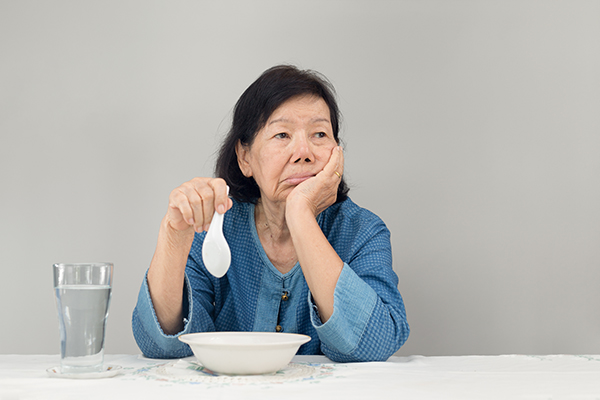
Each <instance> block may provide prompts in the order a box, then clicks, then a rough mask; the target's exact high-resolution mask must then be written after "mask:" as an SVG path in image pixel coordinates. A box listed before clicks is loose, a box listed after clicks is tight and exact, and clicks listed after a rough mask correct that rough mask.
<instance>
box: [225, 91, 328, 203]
mask: <svg viewBox="0 0 600 400" xmlns="http://www.w3.org/2000/svg"><path fill="white" fill-rule="evenodd" d="M336 146H337V142H336V141H335V138H334V136H333V128H332V126H331V117H330V114H329V107H328V106H327V103H325V101H324V100H323V99H322V98H320V97H315V96H302V97H294V98H292V99H290V100H288V101H286V102H285V103H283V104H282V105H281V106H279V108H277V109H276V110H275V111H274V112H273V114H271V116H270V117H269V119H268V120H267V123H266V124H265V126H264V127H263V128H262V129H261V130H259V131H258V133H257V134H256V137H255V139H254V142H253V143H252V145H246V146H245V145H242V144H241V143H238V145H237V147H236V151H237V156H238V164H239V166H240V169H241V170H242V172H243V174H244V175H245V176H247V177H250V176H252V177H254V180H255V181H256V183H257V184H258V187H259V188H260V191H261V199H262V201H270V202H275V203H276V202H285V199H286V198H287V195H288V194H289V193H290V192H291V191H292V190H293V189H294V188H295V187H296V186H297V185H299V184H300V183H302V182H304V181H305V180H307V179H309V178H311V177H313V176H315V175H316V174H317V173H319V172H320V171H321V170H322V169H323V167H324V166H325V164H327V161H329V158H330V156H331V152H332V150H333V148H334V147H336Z"/></svg>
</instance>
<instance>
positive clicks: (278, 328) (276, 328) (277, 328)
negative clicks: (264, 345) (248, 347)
mask: <svg viewBox="0 0 600 400" xmlns="http://www.w3.org/2000/svg"><path fill="white" fill-rule="evenodd" d="M282 330H283V326H281V325H277V326H276V327H275V332H281V331H282Z"/></svg>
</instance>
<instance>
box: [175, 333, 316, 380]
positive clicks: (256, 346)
mask: <svg viewBox="0 0 600 400" xmlns="http://www.w3.org/2000/svg"><path fill="white" fill-rule="evenodd" d="M179 340H181V341H182V342H184V343H187V344H188V345H190V347H191V348H192V351H193V352H194V355H195V356H196V358H197V359H198V361H200V362H201V363H202V365H204V366H205V367H206V368H208V369H210V370H212V371H214V372H217V373H220V374H227V375H258V374H268V373H271V372H276V371H279V370H280V369H282V368H284V367H285V366H286V365H287V364H288V363H289V362H290V361H291V360H292V358H293V357H294V355H296V352H297V351H298V348H300V346H301V345H303V344H304V343H306V342H308V341H309V340H310V336H307V335H299V334H295V333H283V332H200V333H188V334H185V335H181V336H179Z"/></svg>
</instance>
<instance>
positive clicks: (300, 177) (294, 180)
mask: <svg viewBox="0 0 600 400" xmlns="http://www.w3.org/2000/svg"><path fill="white" fill-rule="evenodd" d="M313 176H314V174H296V175H292V176H288V177H287V178H286V179H285V182H286V183H288V184H290V185H293V186H296V185H299V184H301V183H302V182H304V181H305V180H307V179H310V178H312V177H313Z"/></svg>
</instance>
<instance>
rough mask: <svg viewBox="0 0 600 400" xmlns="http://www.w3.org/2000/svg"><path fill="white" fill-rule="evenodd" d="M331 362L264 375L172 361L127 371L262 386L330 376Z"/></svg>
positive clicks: (163, 377) (162, 377)
mask: <svg viewBox="0 0 600 400" xmlns="http://www.w3.org/2000/svg"><path fill="white" fill-rule="evenodd" d="M336 368H339V366H336V365H333V364H311V363H289V364H288V365H287V367H285V368H284V369H282V370H279V371H277V372H274V373H271V374H264V375H219V374H217V373H215V372H213V371H211V370H210V369H208V368H205V367H204V366H202V365H200V364H198V363H197V362H196V361H190V360H175V361H171V362H168V363H166V364H159V365H151V366H148V367H144V368H139V369H137V370H135V371H133V372H132V373H131V374H129V376H130V377H133V378H135V379H139V378H142V379H147V380H154V381H161V382H169V383H183V384H189V383H195V384H208V385H211V384H218V385H219V386H223V385H235V386H238V385H264V384H278V383H284V382H285V383H287V382H300V381H318V380H321V379H323V378H328V377H331V376H332V375H333V372H334V370H335V369H336Z"/></svg>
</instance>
